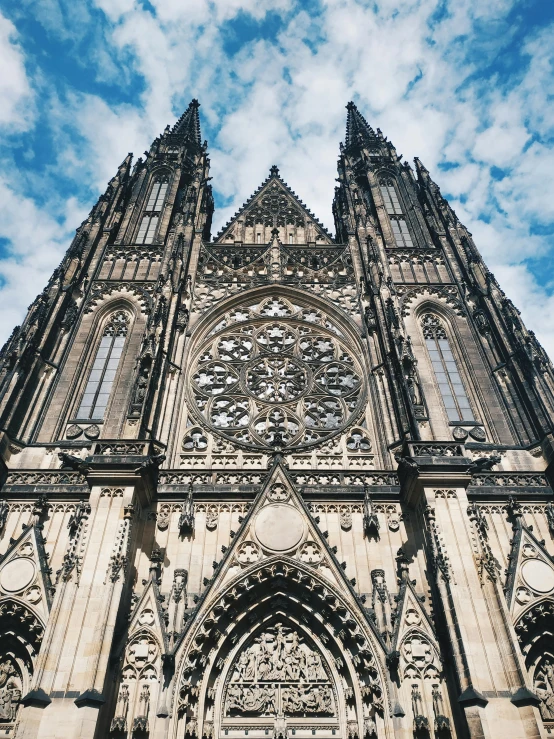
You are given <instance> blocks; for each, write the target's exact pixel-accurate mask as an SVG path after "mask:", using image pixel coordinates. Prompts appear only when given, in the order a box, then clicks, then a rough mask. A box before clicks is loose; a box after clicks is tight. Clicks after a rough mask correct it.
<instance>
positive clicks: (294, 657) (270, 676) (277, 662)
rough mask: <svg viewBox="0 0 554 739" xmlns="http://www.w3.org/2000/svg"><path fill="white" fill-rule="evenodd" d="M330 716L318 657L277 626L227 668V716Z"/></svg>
mask: <svg viewBox="0 0 554 739" xmlns="http://www.w3.org/2000/svg"><path fill="white" fill-rule="evenodd" d="M334 712H335V709H334V697H333V691H332V688H331V684H330V681H329V677H328V675H327V672H326V670H325V667H324V664H323V660H322V657H321V655H320V654H319V652H318V651H316V650H315V649H312V648H310V647H309V646H308V645H307V644H306V643H305V642H304V640H303V639H302V638H301V637H300V636H299V635H298V633H297V632H296V631H294V630H293V629H291V628H288V627H286V626H284V625H283V624H281V623H278V624H276V625H275V626H274V627H272V628H270V629H267V630H266V631H264V632H262V633H260V634H259V635H258V636H257V637H256V638H255V639H254V642H253V643H252V644H250V646H248V647H247V648H246V649H244V650H243V651H242V652H241V653H240V654H239V656H238V659H237V660H236V662H235V664H234V665H233V667H232V670H231V673H230V680H229V684H228V687H227V694H226V699H225V714H226V715H227V716H237V715H261V716H263V715H266V716H267V715H271V716H273V715H277V714H280V715H283V714H284V715H288V716H302V715H320V716H330V715H334Z"/></svg>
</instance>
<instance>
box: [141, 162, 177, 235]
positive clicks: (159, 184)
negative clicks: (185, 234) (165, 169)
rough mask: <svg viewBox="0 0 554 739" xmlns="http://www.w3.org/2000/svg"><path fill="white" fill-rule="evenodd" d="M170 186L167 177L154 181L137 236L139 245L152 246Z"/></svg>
mask: <svg viewBox="0 0 554 739" xmlns="http://www.w3.org/2000/svg"><path fill="white" fill-rule="evenodd" d="M168 185H169V180H168V178H167V177H166V176H164V177H159V178H158V179H156V180H155V181H154V183H153V185H152V189H151V190H150V197H149V198H148V203H147V205H146V208H145V211H144V213H143V216H142V221H141V222H140V226H139V231H138V235H137V243H138V244H151V243H152V242H153V241H154V236H155V235H156V231H157V230H158V221H159V219H160V214H161V211H162V207H163V204H164V200H165V196H166V194H167V188H168Z"/></svg>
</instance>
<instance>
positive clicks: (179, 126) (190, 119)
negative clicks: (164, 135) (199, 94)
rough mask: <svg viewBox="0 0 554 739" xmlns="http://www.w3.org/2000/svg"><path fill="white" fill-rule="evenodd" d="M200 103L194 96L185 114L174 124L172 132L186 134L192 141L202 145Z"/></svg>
mask: <svg viewBox="0 0 554 739" xmlns="http://www.w3.org/2000/svg"><path fill="white" fill-rule="evenodd" d="M199 107H200V103H199V102H198V100H197V99H196V98H193V99H192V100H191V101H190V103H189V106H188V108H187V109H186V110H185V112H184V113H183V115H182V116H181V117H180V118H179V120H178V121H177V123H176V124H175V125H174V126H173V128H172V129H171V131H170V133H171V134H173V135H180V136H185V137H186V138H190V139H191V140H192V142H193V143H194V144H195V145H197V146H200V144H201V138H200V118H199V116H198V108H199Z"/></svg>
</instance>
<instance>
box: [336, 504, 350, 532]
mask: <svg viewBox="0 0 554 739" xmlns="http://www.w3.org/2000/svg"><path fill="white" fill-rule="evenodd" d="M339 517H340V526H341V529H343V530H344V531H348V530H349V529H351V528H352V511H351V510H350V509H349V508H346V507H345V506H342V507H341V509H340V512H339Z"/></svg>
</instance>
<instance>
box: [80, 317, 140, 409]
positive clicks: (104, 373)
mask: <svg viewBox="0 0 554 739" xmlns="http://www.w3.org/2000/svg"><path fill="white" fill-rule="evenodd" d="M128 324H129V316H128V315H127V313H125V312H124V311H118V312H117V313H115V314H114V315H113V316H112V317H111V318H110V320H109V322H108V323H107V324H106V328H105V329H104V334H103V336H102V339H101V341H100V346H99V347H98V350H97V352H96V357H95V359H94V364H93V365H92V369H91V371H90V375H89V378H88V382H87V385H86V387H85V392H84V394H83V398H82V400H81V405H80V407H79V412H78V414H77V417H78V418H83V419H84V418H86V419H95V420H97V421H101V420H102V419H103V418H104V413H105V412H106V406H107V405H108V400H109V397H110V393H111V391H112V385H113V382H114V379H115V374H116V371H117V367H118V365H119V360H120V358H121V354H122V352H123V345H124V344H125V336H126V335H127V326H128Z"/></svg>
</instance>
